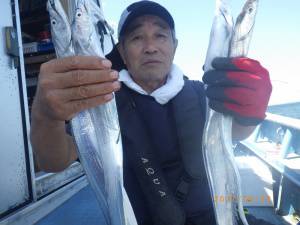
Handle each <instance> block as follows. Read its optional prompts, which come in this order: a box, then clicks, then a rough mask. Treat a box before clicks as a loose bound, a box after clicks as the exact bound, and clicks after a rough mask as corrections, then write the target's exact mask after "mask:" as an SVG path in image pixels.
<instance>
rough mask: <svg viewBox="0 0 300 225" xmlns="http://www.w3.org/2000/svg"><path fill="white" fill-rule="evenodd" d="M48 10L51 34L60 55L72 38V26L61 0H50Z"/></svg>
mask: <svg viewBox="0 0 300 225" xmlns="http://www.w3.org/2000/svg"><path fill="white" fill-rule="evenodd" d="M47 10H48V12H49V15H50V23H51V36H52V41H53V43H54V46H55V50H56V53H57V54H58V55H61V54H64V53H65V52H66V50H67V49H68V48H70V43H71V39H72V37H71V36H72V35H71V28H70V24H69V21H68V18H67V15H66V13H65V10H64V9H63V7H62V5H61V3H60V0H49V1H48V2H47Z"/></svg>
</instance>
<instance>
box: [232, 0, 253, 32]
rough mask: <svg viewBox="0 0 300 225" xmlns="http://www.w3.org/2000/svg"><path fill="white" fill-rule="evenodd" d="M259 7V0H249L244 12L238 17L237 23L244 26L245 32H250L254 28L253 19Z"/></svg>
mask: <svg viewBox="0 0 300 225" xmlns="http://www.w3.org/2000/svg"><path fill="white" fill-rule="evenodd" d="M257 8H258V0H247V1H246V3H245V5H244V7H243V10H242V12H241V13H240V15H239V16H238V18H237V22H236V24H237V25H238V26H240V27H241V28H243V30H244V31H243V32H242V33H244V34H247V33H249V32H250V31H251V30H252V29H253V25H254V23H253V21H255V16H256V12H257Z"/></svg>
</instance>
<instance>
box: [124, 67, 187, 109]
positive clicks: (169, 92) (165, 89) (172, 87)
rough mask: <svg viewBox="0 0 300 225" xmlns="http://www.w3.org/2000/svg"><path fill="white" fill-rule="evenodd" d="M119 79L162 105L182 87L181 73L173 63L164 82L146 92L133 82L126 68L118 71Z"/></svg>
mask: <svg viewBox="0 0 300 225" xmlns="http://www.w3.org/2000/svg"><path fill="white" fill-rule="evenodd" d="M119 81H121V82H123V83H124V84H125V85H126V86H127V87H129V88H130V89H132V90H134V91H136V92H138V93H140V94H142V95H149V96H152V97H153V98H154V99H155V100H156V101H157V102H158V103H160V104H161V105H164V104H166V103H168V102H169V101H170V100H171V99H172V98H174V97H175V96H176V95H177V94H178V93H179V92H180V91H181V89H182V88H183V85H184V80H183V73H182V71H181V70H180V69H179V67H178V66H176V65H175V64H173V65H172V67H171V71H170V73H169V74H168V78H167V81H166V83H165V84H164V85H163V86H161V87H160V88H158V89H156V90H155V91H153V92H152V93H151V94H148V93H147V92H146V91H145V90H144V89H143V88H142V87H141V86H139V85H138V84H137V83H135V82H134V81H133V80H132V78H131V76H130V74H129V73H128V71H127V70H125V69H123V70H121V71H120V73H119Z"/></svg>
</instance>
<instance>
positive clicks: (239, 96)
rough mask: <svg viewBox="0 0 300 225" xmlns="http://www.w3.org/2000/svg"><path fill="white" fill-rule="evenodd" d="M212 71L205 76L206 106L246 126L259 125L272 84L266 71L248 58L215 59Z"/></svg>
mask: <svg viewBox="0 0 300 225" xmlns="http://www.w3.org/2000/svg"><path fill="white" fill-rule="evenodd" d="M212 66H213V67H214V70H210V71H207V72H205V73H204V76H203V82H204V83H205V84H207V85H208V87H207V89H206V95H207V97H208V98H209V106H210V107H211V108H212V109H213V110H215V111H218V112H221V113H229V114H231V115H232V116H233V117H234V118H235V120H236V121H237V122H238V123H239V124H241V125H245V126H254V125H257V124H259V123H260V122H261V121H263V120H264V118H265V116H266V115H265V112H266V109H267V106H268V102H269V98H270V95H271V92H272V85H271V81H270V77H269V72H268V71H267V70H266V69H265V68H264V67H262V66H261V65H260V63H259V62H258V61H256V60H253V59H250V58H243V57H238V58H215V59H214V60H213V62H212Z"/></svg>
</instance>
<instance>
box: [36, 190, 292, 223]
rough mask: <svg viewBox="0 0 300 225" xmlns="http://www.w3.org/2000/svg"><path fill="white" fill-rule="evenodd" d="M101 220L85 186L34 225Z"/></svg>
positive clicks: (268, 215)
mask: <svg viewBox="0 0 300 225" xmlns="http://www.w3.org/2000/svg"><path fill="white" fill-rule="evenodd" d="M247 209H248V211H249V213H250V214H252V215H254V216H255V217H257V218H260V219H264V220H268V222H271V223H272V224H274V225H291V224H292V223H288V222H285V220H284V219H283V218H282V217H280V216H278V215H276V214H275V213H274V209H273V208H272V207H248V208H247ZM102 218H103V217H102V214H101V211H100V210H99V207H98V203H97V202H96V198H95V195H94V193H93V191H92V189H91V187H90V186H86V187H85V188H83V189H82V190H81V191H79V192H78V193H77V194H75V195H74V196H73V197H72V198H71V199H69V200H68V201H66V202H65V203H64V204H62V205H61V206H60V207H58V208H56V209H55V210H54V211H52V212H51V213H50V214H48V215H47V216H46V217H44V218H43V219H42V220H40V221H39V222H38V223H36V225H100V224H104V221H103V219H102ZM251 225H252V224H251ZM255 225H259V224H255Z"/></svg>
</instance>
